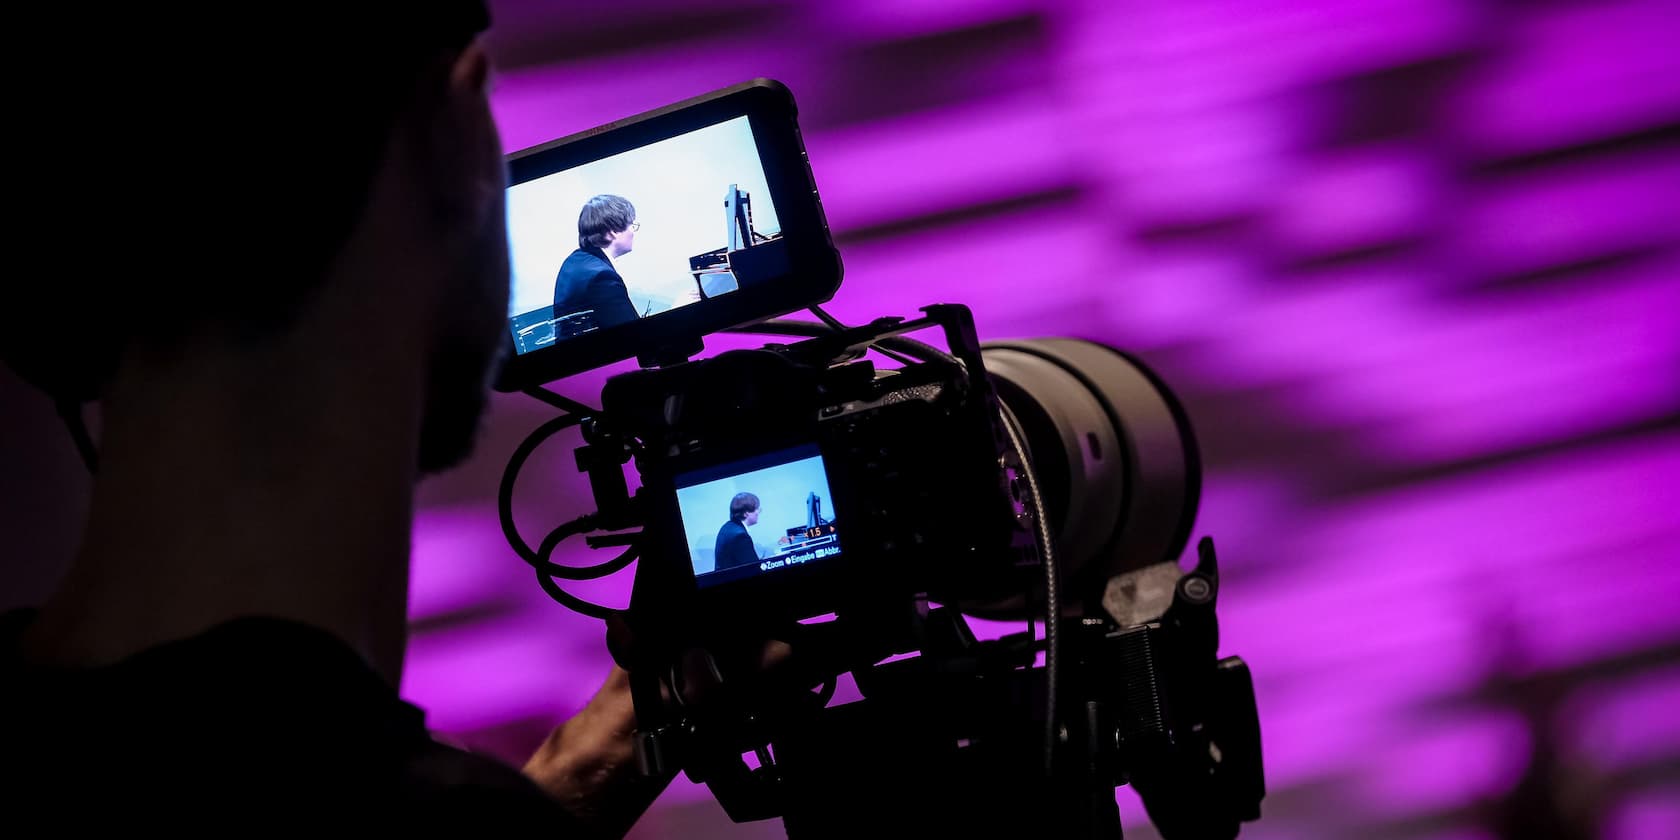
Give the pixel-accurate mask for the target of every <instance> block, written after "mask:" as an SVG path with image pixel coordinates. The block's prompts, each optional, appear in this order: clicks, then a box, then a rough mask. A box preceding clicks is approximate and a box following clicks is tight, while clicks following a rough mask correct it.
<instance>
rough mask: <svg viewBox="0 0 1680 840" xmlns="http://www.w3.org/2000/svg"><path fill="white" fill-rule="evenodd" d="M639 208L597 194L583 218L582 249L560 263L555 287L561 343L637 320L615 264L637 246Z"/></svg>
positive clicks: (580, 216) (580, 219)
mask: <svg viewBox="0 0 1680 840" xmlns="http://www.w3.org/2000/svg"><path fill="white" fill-rule="evenodd" d="M641 227H642V225H641V223H640V222H638V221H636V208H635V207H634V206H633V205H631V204H630V202H629V201H628V200H627V199H625V198H623V197H621V196H616V195H598V196H595V197H594V198H591V199H589V201H587V202H585V203H584V205H583V211H582V212H580V213H579V214H578V247H577V250H576V251H573V252H572V253H571V255H570V256H568V257H566V261H565V262H562V263H561V264H560V275H559V277H557V278H556V279H555V282H554V319H555V320H554V326H555V333H556V334H557V335H559V336H560V337H561V338H570V337H572V336H574V335H579V334H582V333H586V332H589V331H591V330H601V329H606V328H608V327H615V326H618V325H619V324H627V323H629V322H631V321H634V320H636V318H637V315H636V307H635V306H634V305H632V304H631V303H630V293H629V292H627V291H625V289H624V278H623V277H622V276H620V275H619V273H618V269H617V268H615V267H614V265H613V260H616V259H618V258H619V257H622V256H624V255H625V254H628V253H630V250H631V249H632V248H634V247H635V245H636V231H638V230H641Z"/></svg>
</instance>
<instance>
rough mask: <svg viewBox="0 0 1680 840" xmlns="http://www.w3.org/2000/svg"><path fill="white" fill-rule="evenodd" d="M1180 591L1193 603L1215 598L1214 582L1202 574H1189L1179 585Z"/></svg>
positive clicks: (1202, 602) (1203, 602)
mask: <svg viewBox="0 0 1680 840" xmlns="http://www.w3.org/2000/svg"><path fill="white" fill-rule="evenodd" d="M1178 588H1179V591H1180V592H1183V593H1184V597H1185V599H1186V600H1188V601H1189V602H1190V603H1192V604H1205V603H1207V602H1208V601H1210V600H1213V584H1212V583H1209V582H1208V579H1207V578H1205V577H1202V576H1201V575H1187V576H1185V578H1184V581H1183V582H1182V583H1180V584H1179V585H1178Z"/></svg>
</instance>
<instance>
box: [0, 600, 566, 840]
mask: <svg viewBox="0 0 1680 840" xmlns="http://www.w3.org/2000/svg"><path fill="white" fill-rule="evenodd" d="M31 618H32V615H31V614H30V613H29V612H27V611H24V612H17V613H11V614H7V615H5V616H0V684H3V685H4V686H5V689H4V696H3V698H0V733H3V735H0V742H3V743H4V744H5V749H4V751H3V752H0V755H3V756H4V757H3V758H0V767H4V770H3V771H0V773H4V775H5V777H6V778H5V782H4V790H5V794H4V795H3V796H0V799H5V800H13V801H14V802H15V806H14V805H8V806H7V808H6V810H7V811H8V812H9V813H8V822H12V823H13V825H14V826H15V825H18V824H20V823H18V822H17V820H18V819H20V818H21V814H27V813H29V812H31V811H33V812H35V813H36V815H37V816H38V817H40V818H42V819H44V820H46V821H47V823H46V825H48V826H51V827H52V828H53V829H54V830H55V831H57V830H59V829H62V828H65V827H67V826H74V825H84V824H96V825H116V826H123V827H134V826H138V825H146V826H153V827H158V826H162V827H176V828H182V827H198V828H208V829H212V830H216V831H217V832H218V833H221V832H226V833H230V834H244V833H249V832H251V831H253V830H254V831H258V832H264V833H266V831H267V830H271V829H273V828H274V827H276V826H281V825H285V826H306V827H310V828H312V829H315V830H330V829H333V828H338V827H351V826H364V827H392V826H405V827H418V828H432V829H437V828H444V827H448V828H456V829H460V830H463V831H471V832H474V833H480V832H488V831H494V830H496V829H497V828H499V827H513V826H520V827H524V826H533V825H534V826H542V827H544V830H545V833H546V836H552V837H565V838H572V837H582V836H585V834H584V832H582V831H581V830H579V828H578V827H577V826H576V824H575V822H574V821H573V820H572V819H571V818H570V816H569V815H568V814H567V813H566V811H565V810H564V809H562V808H561V807H560V805H559V804H558V803H557V802H555V801H554V800H552V799H550V798H549V797H548V796H546V795H545V794H543V793H542V791H540V790H539V789H538V788H537V787H536V786H535V784H533V783H532V782H531V781H530V780H528V779H526V778H525V777H524V776H523V775H522V774H520V773H519V772H518V771H516V770H514V769H513V768H511V767H508V766H506V765H504V764H502V763H500V762H497V761H493V760H491V759H488V758H483V757H480V756H475V755H472V754H471V753H467V752H464V751H462V750H459V749H456V748H454V747H449V746H445V745H443V744H440V743H438V742H437V741H435V740H433V739H432V737H431V736H430V734H429V733H428V732H427V730H426V728H425V715H424V713H423V712H421V710H420V709H418V708H416V707H415V706H412V705H410V704H408V703H405V702H403V701H402V700H401V699H400V698H399V697H398V696H397V694H396V691H395V690H394V689H392V688H391V687H390V686H389V685H386V684H385V682H384V681H383V680H382V679H380V678H379V676H378V675H376V674H375V673H374V672H373V671H372V670H371V669H370V668H368V666H367V665H366V664H365V663H364V662H363V661H362V659H361V658H360V657H359V656H357V655H356V654H355V653H354V652H353V651H352V650H350V648H349V647H348V646H346V645H345V644H343V643H342V642H340V641H339V640H338V639H337V638H336V637H334V636H332V635H331V634H329V633H326V632H325V631H322V630H319V629H316V628H314V627H310V626H307V625H303V624H298V623H295V622H290V621H282V620H279V619H268V618H247V619H239V620H235V621H231V622H228V623H226V624H222V625H219V626H217V627H215V628H213V629H211V630H209V631H207V632H205V633H203V634H201V635H199V636H195V637H193V638H190V639H185V640H182V641H177V642H171V643H168V644H163V645H159V646H157V647H154V648H150V649H147V650H145V651H142V652H140V653H138V654H135V655H134V656H131V657H129V658H127V659H124V660H122V661H120V662H117V663H115V664H112V665H108V666H103V667H99V668H88V669H74V670H66V669H45V668H39V667H30V666H25V665H23V664H22V663H21V662H20V661H19V658H18V656H17V650H18V641H19V639H20V638H21V636H22V633H23V630H24V628H25V627H26V626H27V624H28V622H29V621H30V620H31ZM18 808H21V809H22V811H21V814H20V811H19V810H18ZM32 822H33V821H27V822H24V823H22V824H31V823H32Z"/></svg>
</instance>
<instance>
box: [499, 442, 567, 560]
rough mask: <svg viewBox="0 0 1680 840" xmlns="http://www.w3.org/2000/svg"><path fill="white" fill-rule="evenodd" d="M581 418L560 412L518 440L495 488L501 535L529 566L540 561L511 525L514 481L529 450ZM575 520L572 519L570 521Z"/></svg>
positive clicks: (515, 527) (533, 449) (516, 529)
mask: <svg viewBox="0 0 1680 840" xmlns="http://www.w3.org/2000/svg"><path fill="white" fill-rule="evenodd" d="M581 422H583V417H582V416H581V415H577V414H563V415H561V416H559V417H556V418H554V419H553V420H550V421H548V422H546V423H544V424H542V425H541V426H538V427H537V428H536V431H533V432H531V434H530V435H528V436H527V437H526V438H525V440H523V441H521V442H520V444H519V448H517V449H515V450H514V451H513V457H511V458H509V459H508V463H507V467H505V468H504V469H503V470H502V483H501V486H500V487H498V488H497V490H496V512H497V514H499V515H500V517H501V521H502V536H503V537H505V538H506V539H507V541H508V545H509V546H511V547H512V548H513V553H515V554H517V555H519V559H521V560H524V561H525V562H526V563H529V564H531V565H532V566H536V565H537V564H538V563H539V562H540V561H539V560H538V558H537V553H536V552H535V551H533V550H532V549H531V547H530V546H529V545H526V544H525V539H524V538H523V537H521V536H519V528H518V526H516V525H514V522H513V484H514V481H515V480H516V479H517V478H519V470H520V469H521V468H523V467H524V466H525V461H526V460H527V459H528V458H530V457H531V453H532V452H535V451H536V449H537V447H538V446H541V445H542V443H543V441H546V440H548V439H549V438H551V437H553V436H554V435H556V434H558V433H559V432H561V431H562V430H564V429H568V428H571V427H572V426H576V425H577V424H579V423H581ZM581 518H582V517H580V519H581ZM577 521H578V520H573V522H577ZM568 524H571V523H568ZM561 527H565V526H561Z"/></svg>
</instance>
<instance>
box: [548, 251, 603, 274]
mask: <svg viewBox="0 0 1680 840" xmlns="http://www.w3.org/2000/svg"><path fill="white" fill-rule="evenodd" d="M560 270H561V271H563V272H566V273H568V274H570V273H580V274H582V273H588V274H594V273H600V272H604V271H612V270H613V267H612V263H610V262H607V258H606V257H603V256H601V255H600V254H597V253H595V252H593V251H590V250H588V249H585V248H579V249H577V250H576V251H573V252H572V253H571V254H570V255H569V256H567V257H566V259H565V261H563V262H561V263H560Z"/></svg>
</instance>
